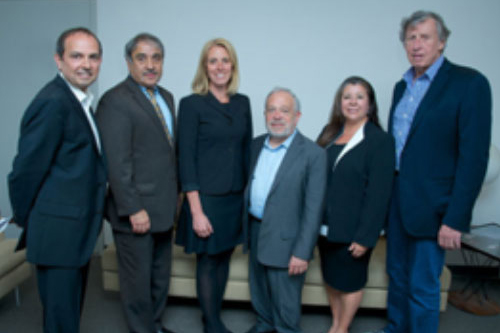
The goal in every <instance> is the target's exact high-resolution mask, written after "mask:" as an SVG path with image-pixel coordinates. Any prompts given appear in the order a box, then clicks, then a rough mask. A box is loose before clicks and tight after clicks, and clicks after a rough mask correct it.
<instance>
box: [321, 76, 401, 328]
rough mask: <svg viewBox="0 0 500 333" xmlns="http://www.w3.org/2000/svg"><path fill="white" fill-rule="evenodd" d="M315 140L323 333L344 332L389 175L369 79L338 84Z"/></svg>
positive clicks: (389, 151) (387, 139)
mask: <svg viewBox="0 0 500 333" xmlns="http://www.w3.org/2000/svg"><path fill="white" fill-rule="evenodd" d="M318 144H319V145H320V146H322V147H325V148H326V150H327V153H328V171H329V172H328V180H327V181H328V183H327V191H326V198H325V212H324V218H323V224H322V226H321V229H320V237H319V240H318V245H319V250H320V257H321V269H322V272H323V278H324V280H325V283H326V284H325V287H326V291H327V294H328V300H329V303H330V307H331V311H332V314H333V317H334V320H333V322H332V326H331V328H330V330H329V333H346V332H348V328H349V325H350V324H351V321H352V319H353V317H354V315H355V313H356V311H357V309H358V307H359V304H360V303H361V299H362V297H363V293H362V289H363V287H364V286H365V284H366V281H367V267H368V262H369V260H370V254H371V249H372V248H373V247H374V246H375V244H376V242H377V239H378V237H379V234H380V231H381V229H382V226H383V224H384V220H385V217H386V213H387V208H388V204H389V199H390V195H391V188H392V178H393V176H394V156H395V153H394V141H393V139H392V137H391V136H390V135H389V134H387V133H385V132H384V131H383V130H382V129H381V128H380V125H379V120H378V116H377V102H376V99H375V93H374V91H373V88H372V86H371V85H370V83H368V82H367V81H366V80H364V79H363V78H360V77H349V78H347V79H346V80H345V81H344V82H343V83H342V84H341V86H340V87H339V89H338V91H337V93H336V95H335V101H334V104H333V108H332V112H331V116H330V120H329V122H328V124H327V125H326V126H325V128H324V129H323V131H322V133H321V134H320V136H319V138H318Z"/></svg>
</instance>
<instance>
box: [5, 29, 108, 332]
mask: <svg viewBox="0 0 500 333" xmlns="http://www.w3.org/2000/svg"><path fill="white" fill-rule="evenodd" d="M101 55H102V48H101V44H100V42H99V40H98V39H97V37H96V36H95V35H94V34H93V33H92V32H91V31H89V30H88V29H85V28H74V29H70V30H67V31H65V32H63V33H62V34H61V36H59V39H58V40H57V46H56V54H55V61H56V64H57V67H58V69H59V71H60V72H59V74H58V75H57V76H56V78H55V79H54V80H52V81H51V82H49V83H48V84H47V85H46V86H45V87H44V88H43V89H42V90H41V91H40V92H39V93H38V95H37V96H36V97H35V98H34V99H33V101H32V102H31V104H30V105H29V107H28V109H27V110H26V112H25V114H24V116H23V119H22V122H21V134H20V137H19V145H18V153H17V156H16V158H15V159H14V163H13V169H12V172H11V173H10V175H9V179H8V181H9V192H10V200H11V203H12V208H13V212H14V220H15V222H16V223H17V224H18V225H19V226H21V227H22V228H23V233H22V235H21V239H20V242H19V245H18V248H23V247H25V246H26V248H27V258H28V261H30V262H31V263H33V264H35V265H36V270H37V279H38V290H39V293H40V299H41V302H42V305H43V319H44V320H43V325H44V332H61V333H62V332H78V331H79V323H80V314H81V311H82V306H83V299H84V294H85V286H86V281H87V272H88V265H89V260H90V256H91V254H92V252H93V249H94V246H95V243H96V239H97V236H98V234H99V232H100V230H101V225H102V211H103V206H104V199H105V192H106V166H105V162H104V157H103V155H102V151H101V147H100V139H99V135H98V132H97V127H96V124H95V122H94V120H93V115H92V110H91V107H90V106H91V104H92V99H93V96H92V94H91V93H90V92H89V91H88V90H87V88H88V86H90V85H91V84H92V83H93V82H94V81H95V79H96V78H97V75H98V73H99V67H100V65H101Z"/></svg>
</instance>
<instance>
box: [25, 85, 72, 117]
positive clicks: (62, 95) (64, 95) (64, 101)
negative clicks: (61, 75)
mask: <svg viewBox="0 0 500 333" xmlns="http://www.w3.org/2000/svg"><path fill="white" fill-rule="evenodd" d="M72 97H73V98H74V99H75V101H76V97H74V96H72V92H71V91H70V90H69V88H68V89H64V87H63V86H61V85H60V82H57V79H56V80H52V81H50V82H48V83H47V84H46V85H45V86H44V87H43V88H42V89H40V91H39V92H38V93H37V94H36V95H35V97H34V98H33V99H32V101H31V102H30V104H29V106H28V108H27V110H26V113H25V116H28V115H29V114H34V113H39V112H44V113H47V115H59V116H61V115H62V114H63V113H64V112H67V111H69V110H70V109H73V105H72V103H71V98H72ZM45 111H47V112H45Z"/></svg>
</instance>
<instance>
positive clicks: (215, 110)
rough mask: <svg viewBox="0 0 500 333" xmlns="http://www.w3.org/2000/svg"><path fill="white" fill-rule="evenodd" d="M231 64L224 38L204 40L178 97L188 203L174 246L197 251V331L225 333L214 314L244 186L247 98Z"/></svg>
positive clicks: (237, 233)
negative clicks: (187, 90)
mask: <svg viewBox="0 0 500 333" xmlns="http://www.w3.org/2000/svg"><path fill="white" fill-rule="evenodd" d="M238 81H239V72H238V61H237V58H236V52H235V50H234V48H233V46H232V45H231V44H230V43H229V42H228V41H227V40H225V39H222V38H217V39H214V40H210V41H208V42H207V43H206V44H205V46H204V47H203V50H202V52H201V56H200V61H199V64H198V70H197V73H196V75H195V78H194V80H193V84H192V88H193V92H194V93H193V94H191V95H190V96H187V97H185V98H183V99H182V100H181V101H180V106H179V117H178V150H179V173H180V181H181V186H182V191H183V192H184V193H186V198H187V200H186V201H185V202H184V204H183V207H182V209H181V215H180V219H179V225H178V230H177V238H176V243H177V244H180V245H183V246H184V250H185V251H186V253H192V252H195V253H196V258H197V267H196V290H197V294H198V300H199V302H200V306H201V310H202V313H203V323H204V331H205V332H208V333H227V332H229V331H228V330H227V328H226V327H225V325H224V324H223V323H222V320H221V317H220V311H221V305H222V297H223V295H224V291H225V289H226V283H227V278H228V273H229V260H230V257H231V254H232V252H233V249H234V247H235V246H236V245H237V244H238V243H240V242H241V236H242V235H241V232H242V223H241V216H242V208H243V190H244V188H245V184H246V179H247V171H248V170H247V168H248V161H249V153H250V142H251V140H252V119H251V113H250V102H249V100H248V97H246V96H245V95H241V94H238V93H237V92H236V91H237V88H238V83H239V82H238Z"/></svg>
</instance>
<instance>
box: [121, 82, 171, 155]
mask: <svg viewBox="0 0 500 333" xmlns="http://www.w3.org/2000/svg"><path fill="white" fill-rule="evenodd" d="M126 82H127V87H128V89H129V91H130V96H131V98H132V99H133V100H135V101H136V102H137V104H139V106H140V110H141V111H144V112H146V114H147V115H148V117H149V118H151V121H152V122H153V124H154V127H155V128H156V130H157V131H159V132H160V133H161V136H162V138H163V139H164V140H165V142H166V143H167V144H168V146H169V147H171V145H170V143H169V142H168V138H167V136H166V135H165V129H164V128H163V124H162V123H161V121H160V119H159V118H158V116H157V115H156V111H155V109H154V107H153V104H151V101H150V100H149V99H148V98H147V97H146V95H144V93H143V92H142V91H141V88H140V87H139V85H138V84H137V83H135V82H134V80H132V78H131V77H128V78H127V81H126ZM169 107H170V106H169Z"/></svg>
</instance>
